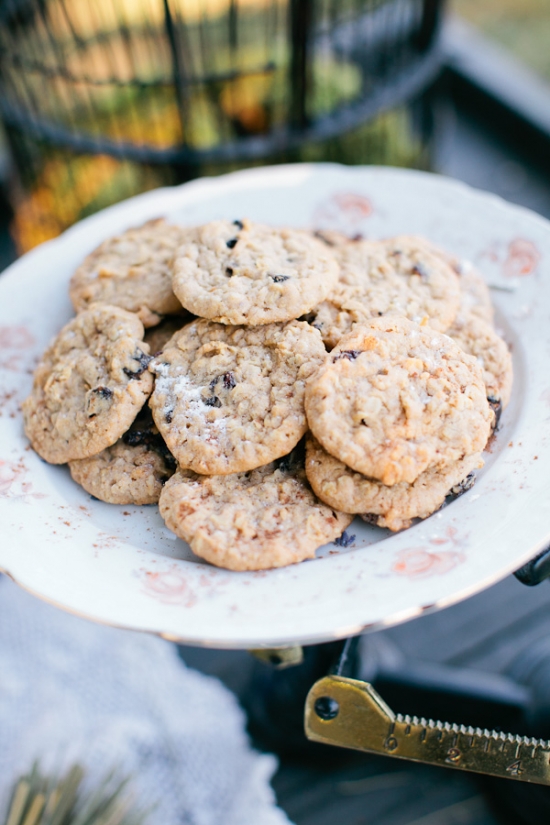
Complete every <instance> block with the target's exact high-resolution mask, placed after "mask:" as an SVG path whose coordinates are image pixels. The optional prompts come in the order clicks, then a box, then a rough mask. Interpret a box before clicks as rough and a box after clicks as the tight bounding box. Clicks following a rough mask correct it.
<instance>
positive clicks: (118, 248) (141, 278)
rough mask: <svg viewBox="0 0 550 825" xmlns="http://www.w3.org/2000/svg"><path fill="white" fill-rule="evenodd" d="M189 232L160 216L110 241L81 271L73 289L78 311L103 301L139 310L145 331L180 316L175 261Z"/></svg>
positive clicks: (84, 263)
mask: <svg viewBox="0 0 550 825" xmlns="http://www.w3.org/2000/svg"><path fill="white" fill-rule="evenodd" d="M189 232H190V230H189V229H184V228H182V227H180V226H173V225H171V224H169V223H167V222H166V221H165V220H164V219H162V218H160V219H157V220H153V221H148V222H147V223H145V224H143V226H138V227H135V228H133V229H128V230H126V232H123V233H122V234H121V235H117V236H116V237H114V238H109V239H108V240H106V241H104V242H103V243H102V244H101V245H100V246H98V248H97V249H95V250H94V251H93V252H92V253H91V254H90V255H88V256H87V257H86V258H85V259H84V261H83V263H82V264H81V265H80V266H79V267H78V269H77V270H76V272H75V273H74V275H73V277H72V278H71V283H70V287H69V294H70V296H71V301H72V302H73V306H74V308H75V310H76V311H77V312H80V311H81V310H83V309H86V308H87V307H88V306H89V305H90V304H91V303H96V302H101V303H104V304H111V305H114V306H119V307H122V309H127V310H128V311H129V312H136V313H137V314H138V315H139V317H140V320H141V321H142V322H143V325H144V326H145V327H152V326H155V324H158V323H159V321H160V320H161V316H162V315H170V314H171V313H176V312H181V304H180V302H179V301H178V299H177V298H176V296H175V295H174V293H173V291H172V271H171V267H170V264H171V261H172V258H173V256H174V253H175V251H176V249H177V248H178V246H180V244H182V243H184V242H185V241H186V239H187V237H188V236H189Z"/></svg>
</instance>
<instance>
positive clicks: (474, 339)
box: [447, 313, 513, 408]
mask: <svg viewBox="0 0 550 825" xmlns="http://www.w3.org/2000/svg"><path fill="white" fill-rule="evenodd" d="M447 335H449V337H451V338H452V339H453V341H456V342H457V344H459V345H460V346H461V347H462V349H463V350H464V352H467V353H468V354H469V355H473V356H474V358H476V360H477V362H478V364H479V365H480V367H481V370H482V372H483V380H484V381H485V386H486V387H487V397H488V398H489V400H490V402H491V403H495V402H499V403H500V405H501V407H502V408H504V407H506V405H507V404H508V402H509V400H510V395H511V392H512V378H513V369H512V356H511V354H510V351H509V349H508V347H507V346H506V342H505V341H504V340H503V339H502V338H501V337H500V335H498V334H497V333H496V332H495V330H494V329H493V327H492V326H491V325H490V324H488V323H487V322H486V321H483V320H481V318H479V317H477V316H476V315H473V314H468V313H467V314H462V313H461V314H460V315H459V316H458V318H457V320H456V321H455V322H454V324H453V325H452V327H451V328H450V329H449V330H447Z"/></svg>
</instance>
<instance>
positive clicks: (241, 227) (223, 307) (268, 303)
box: [172, 220, 338, 325]
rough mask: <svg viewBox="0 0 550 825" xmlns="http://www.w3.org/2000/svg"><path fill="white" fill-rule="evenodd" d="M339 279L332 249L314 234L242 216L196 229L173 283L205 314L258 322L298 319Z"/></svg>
mask: <svg viewBox="0 0 550 825" xmlns="http://www.w3.org/2000/svg"><path fill="white" fill-rule="evenodd" d="M337 279H338V264H337V263H336V260H335V258H334V255H333V254H332V251H331V250H330V249H329V248H328V247H327V246H326V244H324V243H322V242H321V241H319V240H317V239H316V238H314V237H312V236H311V235H310V234H309V233H307V232H302V231H298V230H295V229H274V228H273V227H270V226H264V225H263V224H258V223H253V222H252V221H248V220H243V221H233V222H231V221H213V222H212V223H208V224H206V225H204V226H200V227H198V228H197V229H195V230H194V234H193V236H192V238H191V239H190V240H189V241H188V242H187V243H186V244H184V245H183V246H181V248H180V249H179V250H178V253H177V255H176V257H175V258H174V275H173V281H172V284H173V288H174V292H175V293H176V295H177V296H178V298H179V300H180V301H181V303H182V304H183V306H184V307H186V309H188V310H189V311H190V312H192V313H194V314H195V315H199V316H200V317H201V318H209V319H210V320H212V321H217V322H220V323H222V324H250V325H258V324H269V323H273V322H277V321H289V320H292V319H293V318H299V317H300V316H301V315H303V314H304V313H307V312H309V310H310V309H311V308H312V307H314V306H316V304H318V303H319V302H320V301H322V300H323V299H324V298H326V296H327V295H328V293H329V292H330V290H331V288H332V287H333V286H334V284H335V283H336V281H337Z"/></svg>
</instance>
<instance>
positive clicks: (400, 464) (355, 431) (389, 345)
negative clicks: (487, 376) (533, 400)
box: [305, 318, 493, 485]
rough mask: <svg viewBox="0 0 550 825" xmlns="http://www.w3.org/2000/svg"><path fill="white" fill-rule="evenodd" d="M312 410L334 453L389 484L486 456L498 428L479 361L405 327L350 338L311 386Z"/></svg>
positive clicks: (380, 327)
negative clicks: (494, 426) (469, 457)
mask: <svg viewBox="0 0 550 825" xmlns="http://www.w3.org/2000/svg"><path fill="white" fill-rule="evenodd" d="M305 405H306V413H307V418H308V422H309V425H310V427H311V430H312V431H313V433H314V435H315V436H316V437H317V439H318V441H319V442H320V443H321V445H322V446H323V447H324V448H325V450H327V452H329V453H330V454H331V455H333V456H335V457H336V458H338V459H340V461H342V462H344V464H347V465H348V466H349V467H351V468H352V469H354V470H357V471H358V472H360V473H363V475H366V476H369V477H370V478H374V479H378V480H379V481H382V483H383V484H387V485H392V484H397V483H398V482H400V481H406V482H408V483H409V484H412V483H413V482H414V481H416V479H417V478H418V476H419V475H420V474H421V473H423V472H424V471H425V470H427V469H428V468H430V467H437V466H444V465H446V464H449V463H451V462H453V461H459V460H460V459H462V458H464V456H467V455H471V454H472V453H477V452H480V451H481V450H483V448H484V447H485V444H486V443H487V439H488V438H489V435H490V432H491V423H492V421H493V413H492V411H491V409H490V408H489V404H488V402H487V398H486V391H485V385H484V383H483V376H482V373H481V368H480V366H479V365H478V363H477V362H476V360H475V358H473V357H472V356H470V355H467V354H466V353H465V352H464V351H463V350H462V349H461V348H460V347H459V346H458V344H456V343H455V342H454V341H452V340H451V339H450V338H449V337H448V336H447V335H444V334H442V333H438V332H435V330H431V329H429V328H423V327H420V326H418V325H416V324H413V323H411V322H410V321H407V320H406V319H405V318H379V319H378V320H375V321H372V322H371V323H370V324H369V325H368V326H367V325H365V326H362V327H357V328H356V329H355V330H354V332H351V333H350V334H349V335H346V336H345V337H344V338H342V339H341V341H340V343H339V345H338V346H337V347H336V348H335V349H334V350H333V351H332V352H331V354H330V356H329V357H328V358H327V361H326V362H325V364H324V365H323V366H322V367H321V368H320V369H319V370H318V371H317V372H316V373H315V375H314V376H313V378H312V379H311V380H310V381H309V382H308V384H307V388H306V400H305Z"/></svg>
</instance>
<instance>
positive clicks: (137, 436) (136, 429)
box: [69, 406, 176, 504]
mask: <svg viewBox="0 0 550 825" xmlns="http://www.w3.org/2000/svg"><path fill="white" fill-rule="evenodd" d="M69 470H70V471H71V476H72V477H73V479H74V480H75V481H76V482H77V483H78V484H80V485H81V486H82V487H84V489H85V490H86V492H87V493H90V495H92V496H95V498H98V499H100V501H106V502H107V503H108V504H156V503H157V502H158V500H159V496H160V492H161V490H162V487H163V485H164V483H165V482H166V481H168V479H169V478H170V476H172V475H173V474H174V472H175V471H176V461H175V459H174V457H173V456H172V454H171V453H170V451H169V449H168V447H167V446H166V444H165V443H164V441H163V440H162V437H161V436H160V434H159V432H158V430H157V428H156V427H155V425H154V422H153V418H152V416H151V411H150V410H149V408H148V407H147V406H146V407H144V409H143V410H142V411H141V413H139V415H138V416H137V418H136V420H135V421H134V423H133V424H132V426H131V427H130V429H129V430H128V432H126V433H124V435H123V436H122V438H119V440H118V441H117V442H116V443H115V444H113V445H112V447H107V448H106V449H105V450H102V451H101V452H100V453H98V454H97V455H94V456H91V457H90V458H81V459H79V460H78V461H69Z"/></svg>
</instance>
